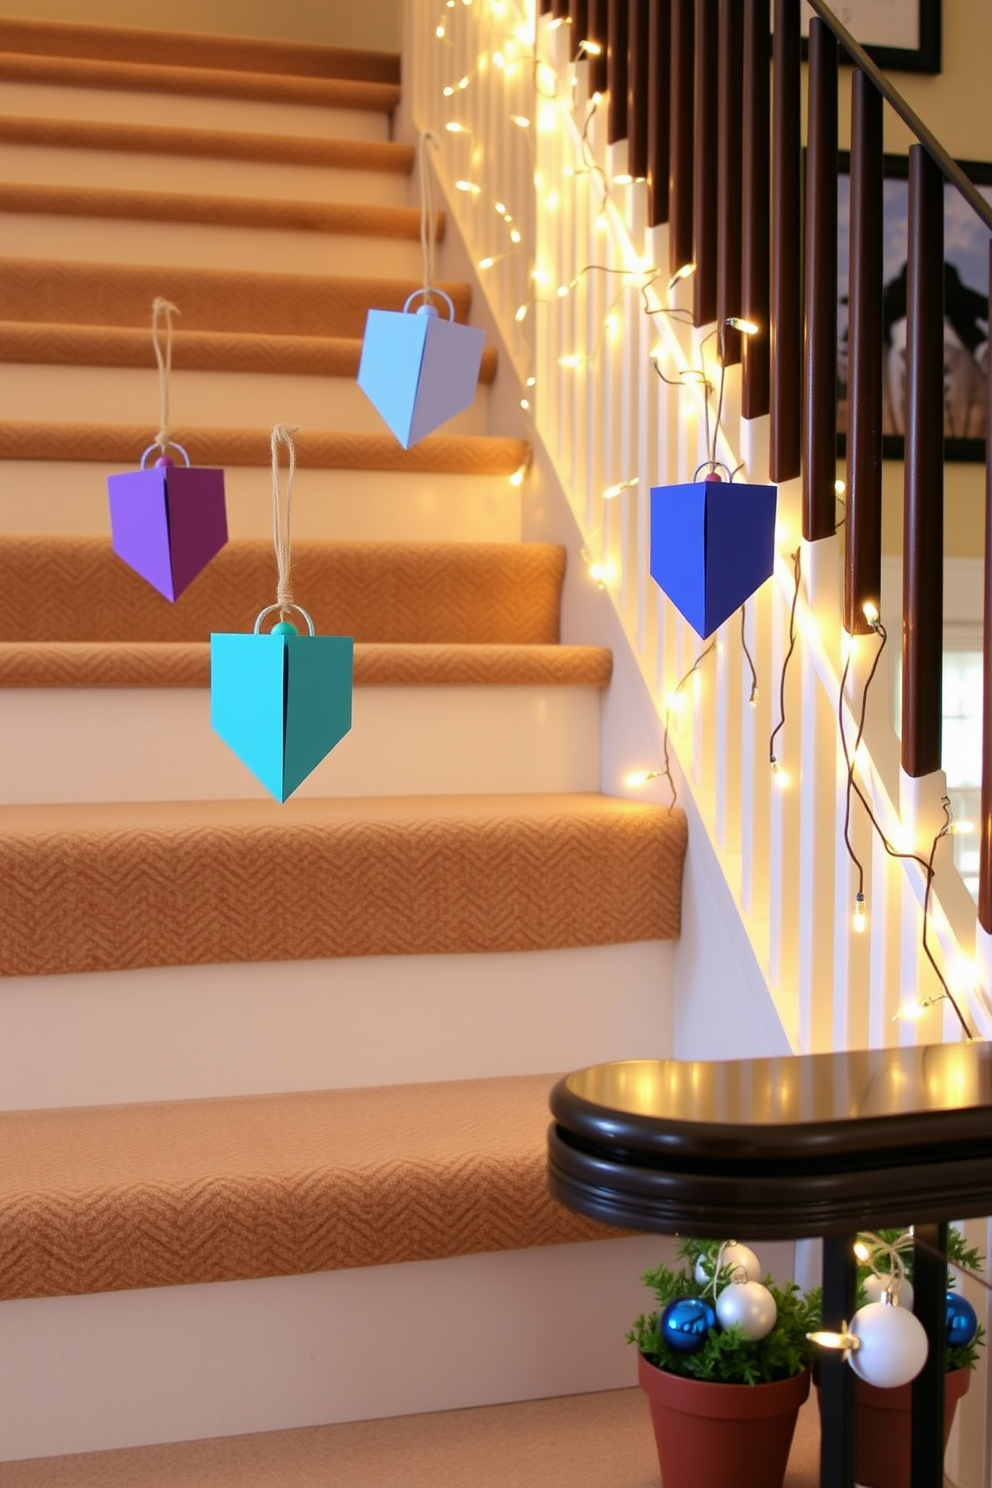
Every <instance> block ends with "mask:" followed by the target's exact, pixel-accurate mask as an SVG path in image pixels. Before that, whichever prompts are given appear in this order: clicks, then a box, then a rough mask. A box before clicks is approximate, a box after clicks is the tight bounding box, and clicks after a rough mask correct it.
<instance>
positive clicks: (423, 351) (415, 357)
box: [358, 130, 485, 449]
mask: <svg viewBox="0 0 992 1488" xmlns="http://www.w3.org/2000/svg"><path fill="white" fill-rule="evenodd" d="M428 143H430V144H433V145H434V146H435V148H436V146H437V141H436V140H435V138H434V136H433V135H432V134H431V133H430V131H429V130H428V131H425V133H424V134H422V135H421V137H420V190H421V213H420V237H421V244H422V246H423V250H424V287H423V289H416V290H414V292H413V294H411V295H410V296H408V298H407V301H406V303H405V305H404V306H403V309H402V310H370V311H369V313H368V318H367V320H366V322H365V337H364V340H363V341H362V357H361V361H360V363H359V367H358V386H359V387H360V388H361V390H362V392H363V393H364V394H365V395H366V397H367V398H368V399H369V400H370V402H371V403H372V404H373V405H374V406H375V408H376V409H377V411H378V412H379V413H380V414H381V416H382V418H383V419H385V421H386V423H387V424H388V425H389V427H390V429H391V430H392V432H393V433H394V434H395V436H396V438H397V439H398V440H399V442H400V444H401V445H402V446H403V448H404V449H409V448H410V446H411V445H413V444H416V443H417V442H418V440H421V439H423V438H424V436H425V435H427V434H432V433H433V432H434V430H435V429H438V428H440V426H441V425H442V424H445V423H447V421H448V419H451V418H454V416H455V414H456V413H461V411H462V409H463V408H469V407H470V406H471V404H472V403H473V401H474V399H475V390H476V385H477V384H478V381H479V368H480V366H481V365H482V348H483V343H484V341H485V332H484V331H481V330H479V329H478V328H477V327H476V326H467V325H459V324H458V323H457V322H456V320H455V307H454V305H453V304H452V303H451V298H450V296H449V295H446V294H445V293H444V291H443V290H442V289H438V288H437V287H436V286H435V285H434V284H433V278H434V241H435V234H436V232H437V213H436V212H435V210H434V204H433V200H432V188H431V179H432V178H431V175H430V170H429V168H428V163H427V154H426V147H427V144H428ZM418 299H419V300H422V302H423V303H421V304H419V305H418V306H417V307H416V309H415V310H412V311H411V308H410V307H411V306H412V305H413V304H414V302H415V301H416V300H418ZM435 299H437V300H442V301H443V302H444V304H445V306H446V308H447V316H446V317H444V316H442V315H440V314H439V313H438V308H437V306H436V305H435V304H434V303H433V301H434V300H435Z"/></svg>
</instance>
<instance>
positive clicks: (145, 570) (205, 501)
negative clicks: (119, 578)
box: [107, 440, 227, 600]
mask: <svg viewBox="0 0 992 1488" xmlns="http://www.w3.org/2000/svg"><path fill="white" fill-rule="evenodd" d="M165 447H166V448H170V449H176V450H178V451H179V453H180V454H181V455H182V457H183V459H184V460H185V462H186V464H185V467H184V466H182V465H176V464H174V462H173V461H172V460H171V459H170V458H169V457H168V455H166V454H164V453H162V454H160V456H159V458H158V459H157V460H156V461H155V464H154V465H153V466H151V467H150V468H148V469H146V468H145V461H146V460H147V459H148V456H149V455H150V454H151V452H152V450H154V449H158V450H162V449H163V446H162V445H161V444H158V443H156V444H150V445H149V446H148V448H147V449H146V450H145V452H144V454H143V455H142V457H141V467H140V469H138V470H132V471H128V472H127V473H126V474H124V475H111V476H108V478H107V491H108V495H109V498H110V531H111V541H112V544H113V549H114V552H115V553H116V554H117V556H118V557H119V558H123V560H124V562H125V563H126V564H128V565H129V567H131V568H133V569H134V571H135V572H136V573H139V574H140V575H141V577H142V578H143V579H147V581H148V583H149V584H151V585H152V586H153V588H155V589H157V590H158V591H159V593H160V594H164V595H165V597H166V599H171V600H175V599H178V598H179V596H180V594H182V592H183V590H184V589H186V588H187V587H188V586H189V585H190V584H191V583H192V582H193V580H194V579H195V578H196V576H197V574H198V573H200V572H201V571H202V570H203V569H204V568H206V566H207V564H208V563H209V562H210V560H211V558H213V557H214V555H215V554H216V553H219V552H220V550H221V548H222V547H223V546H224V544H225V543H226V542H227V509H226V506H225V503H224V472H223V470H205V469H203V470H201V469H193V468H192V467H191V466H190V463H189V456H188V455H187V453H186V451H185V450H184V449H183V447H182V445H179V444H176V443H174V441H172V440H170V441H169V442H168V445H167V446H165Z"/></svg>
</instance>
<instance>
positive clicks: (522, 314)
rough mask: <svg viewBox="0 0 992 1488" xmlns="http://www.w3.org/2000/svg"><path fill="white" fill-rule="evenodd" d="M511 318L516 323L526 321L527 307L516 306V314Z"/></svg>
mask: <svg viewBox="0 0 992 1488" xmlns="http://www.w3.org/2000/svg"><path fill="white" fill-rule="evenodd" d="M513 318H514V320H515V321H517V322H518V323H519V322H520V321H522V320H526V319H527V306H526V305H518V306H517V311H516V314H515V315H514V317H513Z"/></svg>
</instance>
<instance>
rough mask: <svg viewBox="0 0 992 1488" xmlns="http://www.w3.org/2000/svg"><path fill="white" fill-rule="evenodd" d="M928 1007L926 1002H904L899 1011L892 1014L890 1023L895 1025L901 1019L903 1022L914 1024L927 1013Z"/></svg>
mask: <svg viewBox="0 0 992 1488" xmlns="http://www.w3.org/2000/svg"><path fill="white" fill-rule="evenodd" d="M929 1006H930V1004H929V1003H928V1002H904V1003H903V1005H902V1007H901V1008H900V1009H899V1011H898V1012H897V1013H893V1014H892V1021H893V1023H895V1022H896V1020H897V1019H899V1018H901V1019H903V1021H904V1022H907V1023H916V1022H918V1021H919V1020H920V1018H922V1017H923V1016H924V1014H925V1013H926V1012H927V1011H928V1009H929Z"/></svg>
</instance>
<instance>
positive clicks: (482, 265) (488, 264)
mask: <svg viewBox="0 0 992 1488" xmlns="http://www.w3.org/2000/svg"><path fill="white" fill-rule="evenodd" d="M495 262H496V260H495V258H480V259H479V262H478V263H477V264H476V268H479V269H491V268H492V266H493V264H494V263H495Z"/></svg>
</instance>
